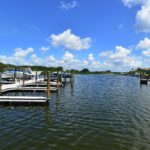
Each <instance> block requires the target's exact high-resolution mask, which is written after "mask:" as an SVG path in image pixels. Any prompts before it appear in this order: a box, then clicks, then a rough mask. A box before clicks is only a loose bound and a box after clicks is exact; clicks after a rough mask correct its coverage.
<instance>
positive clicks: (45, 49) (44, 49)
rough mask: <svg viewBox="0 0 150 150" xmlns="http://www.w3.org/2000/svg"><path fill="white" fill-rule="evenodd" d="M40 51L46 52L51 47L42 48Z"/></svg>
mask: <svg viewBox="0 0 150 150" xmlns="http://www.w3.org/2000/svg"><path fill="white" fill-rule="evenodd" d="M40 50H41V51H42V52H46V51H48V50H49V46H47V47H45V46H42V47H41V48H40Z"/></svg>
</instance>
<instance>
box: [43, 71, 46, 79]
mask: <svg viewBox="0 0 150 150" xmlns="http://www.w3.org/2000/svg"><path fill="white" fill-rule="evenodd" d="M43 73H44V81H45V79H46V77H45V71H44V72H43Z"/></svg>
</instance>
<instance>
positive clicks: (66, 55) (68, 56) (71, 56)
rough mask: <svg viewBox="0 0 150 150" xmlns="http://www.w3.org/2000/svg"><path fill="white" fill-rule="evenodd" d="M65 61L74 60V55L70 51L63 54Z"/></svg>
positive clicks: (70, 61)
mask: <svg viewBox="0 0 150 150" xmlns="http://www.w3.org/2000/svg"><path fill="white" fill-rule="evenodd" d="M63 61H64V62H66V63H72V62H73V61H74V55H73V54H72V53H70V52H68V51H66V52H65V54H64V56H63Z"/></svg>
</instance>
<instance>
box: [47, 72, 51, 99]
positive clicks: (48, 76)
mask: <svg viewBox="0 0 150 150" xmlns="http://www.w3.org/2000/svg"><path fill="white" fill-rule="evenodd" d="M50 96H51V93H50V72H49V71H48V72H47V98H48V99H50Z"/></svg>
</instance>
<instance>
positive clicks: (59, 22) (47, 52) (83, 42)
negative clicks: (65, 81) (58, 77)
mask: <svg viewBox="0 0 150 150" xmlns="http://www.w3.org/2000/svg"><path fill="white" fill-rule="evenodd" d="M149 16H150V0H0V62H3V63H9V64H15V65H40V66H41V65H44V66H63V67H64V68H65V69H78V70H81V69H83V68H88V69H90V70H91V71H95V70H97V71H101V70H112V71H129V70H131V69H132V68H133V69H136V68H139V67H140V68H148V67H150V19H149Z"/></svg>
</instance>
